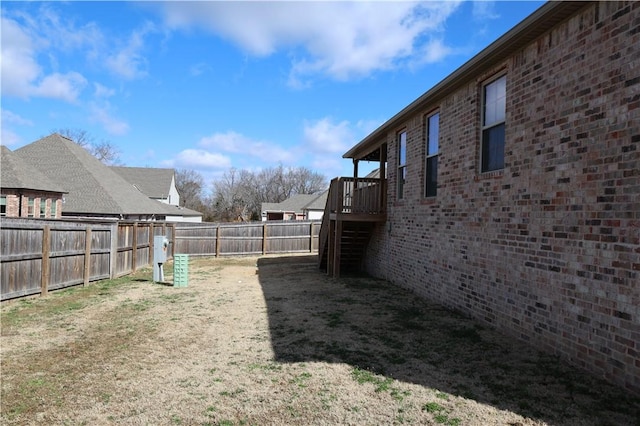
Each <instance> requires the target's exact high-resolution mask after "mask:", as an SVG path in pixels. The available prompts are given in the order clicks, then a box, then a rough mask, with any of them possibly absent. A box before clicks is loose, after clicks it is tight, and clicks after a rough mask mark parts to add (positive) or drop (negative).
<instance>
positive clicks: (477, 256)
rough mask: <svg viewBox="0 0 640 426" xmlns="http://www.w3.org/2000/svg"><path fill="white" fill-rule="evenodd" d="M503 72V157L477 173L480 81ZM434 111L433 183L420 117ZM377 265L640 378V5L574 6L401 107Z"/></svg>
mask: <svg viewBox="0 0 640 426" xmlns="http://www.w3.org/2000/svg"><path fill="white" fill-rule="evenodd" d="M499 72H504V73H506V76H507V108H506V112H507V118H506V148H505V167H504V169H503V170H500V171H495V172H491V173H480V170H479V157H480V155H479V151H480V145H479V144H480V142H479V141H480V131H479V124H480V108H481V105H480V104H481V87H482V83H483V82H484V81H485V80H486V79H487V78H490V77H491V76H494V75H495V74H496V73H499ZM434 110H439V111H440V150H439V151H440V156H439V160H438V161H439V166H438V167H439V169H438V194H437V196H436V197H435V198H429V199H425V198H424V197H423V195H424V154H425V148H424V135H423V123H424V115H425V114H428V113H430V112H431V111H434ZM403 129H404V130H406V131H407V136H408V142H407V144H408V158H407V173H408V177H407V179H408V180H407V183H406V186H405V189H404V199H403V200H402V201H397V200H396V194H395V191H396V187H397V185H396V170H397V167H396V164H397V163H396V162H397V146H396V132H394V133H390V134H388V137H387V143H388V171H389V185H388V188H389V195H388V221H389V223H388V224H386V225H385V226H380V227H379V228H378V229H377V230H376V234H375V235H374V237H373V238H372V241H371V243H370V246H369V249H368V258H367V259H368V260H367V269H368V271H369V272H370V273H372V274H374V275H377V276H380V277H383V278H386V279H388V280H390V281H392V282H394V283H397V284H399V285H402V286H404V287H408V288H410V289H412V290H414V291H415V292H416V293H418V294H419V295H421V296H423V297H426V298H429V299H433V300H436V301H439V302H441V303H443V304H444V305H447V306H449V307H452V308H455V309H457V310H461V311H463V312H466V313H468V314H470V315H472V316H474V317H476V318H478V319H480V320H481V321H484V322H485V323H488V324H490V325H492V326H494V327H496V328H499V329H502V330H503V331H505V332H506V333H508V334H511V335H514V336H517V337H518V338H520V339H523V340H526V341H529V342H530V343H531V344H532V345H533V346H535V347H537V348H539V349H543V350H545V351H548V352H552V353H555V354H558V355H559V356H561V357H562V358H564V359H566V360H569V361H570V362H572V363H573V364H574V365H576V366H578V367H580V368H583V369H585V370H588V371H590V372H592V373H594V374H596V375H598V376H602V377H604V378H606V379H608V380H609V381H611V382H614V383H617V384H619V385H621V386H624V387H627V388H629V389H633V390H635V391H640V2H629V3H620V2H602V3H598V4H593V5H590V6H588V7H587V8H585V9H583V10H582V11H581V12H580V13H579V14H578V15H576V16H574V17H572V18H571V19H569V20H567V21H565V22H564V23H561V24H559V25H558V26H557V27H556V28H555V29H554V30H552V31H551V32H549V33H547V34H545V35H544V36H542V37H541V38H539V39H538V40H536V41H534V42H532V43H531V44H530V45H528V46H527V47H526V48H524V49H523V50H521V51H519V52H518V53H517V54H515V55H514V56H512V57H511V58H509V59H507V60H505V61H504V62H503V63H501V64H495V66H494V67H492V68H491V69H487V70H485V72H484V74H483V75H478V76H477V79H476V80H475V81H472V82H469V83H468V84H466V85H465V86H464V87H461V88H460V89H458V90H457V91H456V92H455V93H450V94H449V95H448V96H447V97H445V98H444V99H439V100H437V102H434V103H433V105H431V106H429V107H426V108H425V109H424V110H423V111H422V112H421V113H419V114H416V115H415V116H413V117H411V118H410V119H408V120H407V121H406V122H405V123H404V125H403V127H399V128H398V129H396V131H400V130H403Z"/></svg>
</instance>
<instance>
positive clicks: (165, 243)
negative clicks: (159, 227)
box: [153, 235, 169, 282]
mask: <svg viewBox="0 0 640 426" xmlns="http://www.w3.org/2000/svg"><path fill="white" fill-rule="evenodd" d="M168 251H169V239H168V238H167V237H165V236H164V235H156V236H154V237H153V281H155V282H163V281H164V270H163V269H162V265H163V264H164V263H165V262H166V261H167V257H168V254H167V253H168Z"/></svg>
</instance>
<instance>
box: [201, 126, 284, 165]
mask: <svg viewBox="0 0 640 426" xmlns="http://www.w3.org/2000/svg"><path fill="white" fill-rule="evenodd" d="M198 145H199V146H201V147H204V148H210V149H216V150H219V151H223V152H228V153H234V154H239V153H242V154H243V155H245V156H248V157H254V158H260V159H261V160H262V161H264V162H267V163H273V164H277V163H284V164H289V163H291V162H292V161H295V159H296V155H295V153H294V152H293V151H292V150H290V149H285V148H283V147H281V146H279V145H278V144H276V143H274V142H269V141H261V140H255V139H251V138H249V137H247V136H244V135H242V134H240V133H237V132H234V131H228V132H226V133H215V134H213V135H211V136H207V137H204V138H202V139H200V142H199V144H198Z"/></svg>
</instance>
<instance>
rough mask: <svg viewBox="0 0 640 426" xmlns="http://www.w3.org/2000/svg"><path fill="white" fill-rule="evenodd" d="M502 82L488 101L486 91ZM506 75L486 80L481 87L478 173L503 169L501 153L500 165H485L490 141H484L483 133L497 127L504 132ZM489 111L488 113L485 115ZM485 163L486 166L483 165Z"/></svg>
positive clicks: (504, 136) (503, 154)
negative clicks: (500, 127)
mask: <svg viewBox="0 0 640 426" xmlns="http://www.w3.org/2000/svg"><path fill="white" fill-rule="evenodd" d="M500 82H502V89H503V90H500V87H496V89H497V90H498V93H497V95H496V96H495V97H494V96H492V97H490V100H488V99H487V98H489V97H488V96H487V90H490V89H491V87H492V86H494V85H497V84H499V83H500ZM506 101H507V75H506V74H502V75H499V76H497V77H495V78H493V79H491V80H487V82H486V83H485V84H483V85H482V114H481V120H482V121H481V132H480V171H481V172H482V173H485V172H492V171H495V170H501V169H504V156H505V153H504V152H503V153H502V164H501V165H500V166H497V167H491V166H490V165H489V163H487V161H488V159H487V158H485V157H487V155H486V154H485V151H487V147H486V146H485V145H486V144H488V143H490V142H491V140H490V139H489V138H487V139H486V140H485V132H487V131H489V130H491V129H494V128H497V127H499V126H502V127H503V132H505V131H506V118H507V103H506ZM489 102H490V103H489ZM487 111H490V113H487ZM502 137H503V139H505V138H506V135H505V134H504V133H503V135H502ZM503 142H504V143H503V151H504V145H505V144H506V141H503ZM485 163H486V164H485Z"/></svg>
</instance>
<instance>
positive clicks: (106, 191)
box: [14, 133, 165, 215]
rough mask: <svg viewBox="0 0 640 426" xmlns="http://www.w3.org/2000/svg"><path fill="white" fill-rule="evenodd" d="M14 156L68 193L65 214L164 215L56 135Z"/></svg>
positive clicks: (97, 163)
mask: <svg viewBox="0 0 640 426" xmlns="http://www.w3.org/2000/svg"><path fill="white" fill-rule="evenodd" d="M14 153H15V154H17V155H19V156H20V157H21V158H22V159H23V160H24V161H26V162H27V163H29V164H31V165H33V166H34V167H36V168H37V169H38V170H39V171H40V172H41V173H42V174H44V175H45V176H47V177H48V178H50V179H52V180H53V181H55V182H59V184H60V185H62V186H63V187H64V188H66V189H67V191H69V193H68V195H67V196H66V197H65V205H64V211H65V213H76V214H81V213H85V214H127V215H136V214H143V215H151V214H165V209H164V208H163V207H162V206H158V203H157V202H155V201H153V200H151V199H149V198H148V197H147V196H146V195H144V194H143V193H142V192H140V191H138V190H137V189H135V188H134V187H133V186H132V185H131V184H129V183H128V182H127V181H126V180H124V179H123V178H122V177H121V176H120V175H118V174H117V173H116V172H114V171H113V170H111V169H110V168H109V167H107V166H106V165H104V164H103V163H101V162H100V161H99V160H98V159H97V158H95V157H94V156H92V155H91V154H89V153H88V152H87V151H86V150H85V149H84V148H82V147H81V146H79V145H78V144H76V143H74V142H73V141H72V140H70V139H67V138H65V137H63V136H61V135H59V134H57V133H54V134H52V135H49V136H47V137H45V138H42V139H40V140H38V141H36V142H33V143H31V144H29V145H26V146H24V147H22V148H20V149H17V150H16V151H14Z"/></svg>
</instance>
